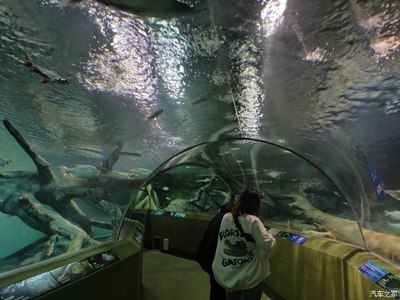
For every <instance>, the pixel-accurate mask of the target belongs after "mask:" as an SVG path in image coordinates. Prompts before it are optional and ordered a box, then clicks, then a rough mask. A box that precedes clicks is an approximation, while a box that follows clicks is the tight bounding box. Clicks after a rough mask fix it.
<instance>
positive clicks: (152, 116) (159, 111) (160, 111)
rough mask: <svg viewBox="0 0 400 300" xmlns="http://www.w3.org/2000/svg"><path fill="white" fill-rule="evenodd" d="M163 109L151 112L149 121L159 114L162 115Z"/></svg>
mask: <svg viewBox="0 0 400 300" xmlns="http://www.w3.org/2000/svg"><path fill="white" fill-rule="evenodd" d="M163 111H164V110H163V109H159V110H157V111H156V112H155V113H153V114H151V115H150V116H149V117H148V118H147V122H149V121H150V120H152V119H154V118H157V117H158V116H159V115H161V113H162V112H163Z"/></svg>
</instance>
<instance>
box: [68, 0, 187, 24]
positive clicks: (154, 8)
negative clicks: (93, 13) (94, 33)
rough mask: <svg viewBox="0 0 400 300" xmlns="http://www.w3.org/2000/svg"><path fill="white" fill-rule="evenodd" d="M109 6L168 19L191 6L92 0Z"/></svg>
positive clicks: (170, 0) (157, 0) (165, 0)
mask: <svg viewBox="0 0 400 300" xmlns="http://www.w3.org/2000/svg"><path fill="white" fill-rule="evenodd" d="M82 1H84V0H61V6H67V5H69V4H74V3H79V2H82ZM92 1H96V2H99V3H102V4H104V5H107V6H109V7H111V8H115V9H118V10H122V11H125V12H128V13H132V14H135V15H138V16H141V17H155V18H162V19H170V18H174V17H179V16H181V15H185V14H187V13H189V12H191V11H192V8H191V7H190V6H189V5H187V4H184V3H182V2H178V1H176V0H92Z"/></svg>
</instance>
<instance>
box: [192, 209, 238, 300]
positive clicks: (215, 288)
mask: <svg viewBox="0 0 400 300" xmlns="http://www.w3.org/2000/svg"><path fill="white" fill-rule="evenodd" d="M231 208H232V205H231V204H230V203H227V204H224V205H222V206H221V208H220V209H219V211H218V213H217V214H216V215H215V217H214V218H213V219H212V220H211V221H210V224H209V225H208V227H207V230H206V232H205V233H204V236H203V238H202V240H201V242H200V245H199V247H198V249H197V252H196V260H197V262H198V263H199V264H200V266H201V268H202V269H203V270H204V271H206V272H207V273H208V274H209V275H210V286H211V288H210V300H225V298H226V292H225V288H223V287H222V286H220V285H219V284H218V282H216V281H215V278H214V274H213V271H212V263H213V261H214V256H215V250H216V248H217V241H218V233H219V227H220V225H221V221H222V218H223V217H224V215H225V214H226V213H228V212H230V211H231Z"/></svg>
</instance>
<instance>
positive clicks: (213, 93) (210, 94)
mask: <svg viewBox="0 0 400 300" xmlns="http://www.w3.org/2000/svg"><path fill="white" fill-rule="evenodd" d="M220 91H221V87H215V88H213V89H212V90H211V91H209V92H208V93H206V94H204V95H203V96H201V97H200V98H199V99H197V100H196V101H194V102H193V103H192V105H197V104H199V103H202V102H206V101H208V100H210V99H211V98H213V97H214V96H216V95H218V94H219V93H220Z"/></svg>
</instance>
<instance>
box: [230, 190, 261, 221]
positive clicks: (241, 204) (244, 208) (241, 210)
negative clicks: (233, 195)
mask: <svg viewBox="0 0 400 300" xmlns="http://www.w3.org/2000/svg"><path fill="white" fill-rule="evenodd" d="M261 198H262V196H261V193H260V192H259V191H257V190H256V189H255V188H249V189H247V190H245V191H244V192H243V193H242V194H241V195H240V197H239V199H238V200H236V202H235V203H234V204H233V207H232V214H233V215H237V216H240V215H243V214H248V215H254V216H258V211H259V210H260V202H261Z"/></svg>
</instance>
